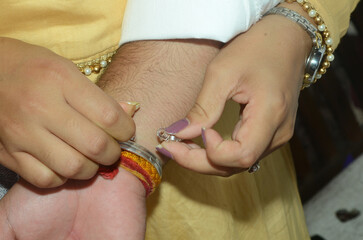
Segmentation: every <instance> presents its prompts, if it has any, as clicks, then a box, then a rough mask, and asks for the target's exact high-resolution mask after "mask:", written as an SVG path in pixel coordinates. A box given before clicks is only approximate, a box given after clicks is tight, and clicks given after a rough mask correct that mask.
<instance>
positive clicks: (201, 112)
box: [188, 102, 210, 119]
mask: <svg viewBox="0 0 363 240" xmlns="http://www.w3.org/2000/svg"><path fill="white" fill-rule="evenodd" d="M189 115H192V116H197V118H198V119H209V118H210V117H209V115H208V112H207V111H206V110H205V109H204V107H203V106H202V105H201V104H199V103H198V102H196V103H195V105H194V107H193V108H192V109H191V110H190V112H189ZM188 118H192V117H190V116H189V117H188Z"/></svg>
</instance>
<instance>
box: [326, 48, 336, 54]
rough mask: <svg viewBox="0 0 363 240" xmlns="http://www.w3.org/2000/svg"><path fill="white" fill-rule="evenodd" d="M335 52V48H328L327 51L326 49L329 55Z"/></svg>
mask: <svg viewBox="0 0 363 240" xmlns="http://www.w3.org/2000/svg"><path fill="white" fill-rule="evenodd" d="M333 52H334V50H333V48H332V47H327V49H326V53H327V54H329V53H333Z"/></svg>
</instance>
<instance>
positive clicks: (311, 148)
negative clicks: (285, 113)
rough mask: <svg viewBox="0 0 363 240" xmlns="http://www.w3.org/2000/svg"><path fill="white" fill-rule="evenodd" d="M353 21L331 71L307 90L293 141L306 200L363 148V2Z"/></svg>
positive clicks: (296, 162)
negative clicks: (351, 29) (351, 28)
mask: <svg viewBox="0 0 363 240" xmlns="http://www.w3.org/2000/svg"><path fill="white" fill-rule="evenodd" d="M351 22H352V23H353V24H352V26H354V27H353V31H348V34H347V35H346V36H345V37H344V38H343V39H342V40H341V43H340V45H339V46H338V48H337V50H336V51H335V52H334V55H335V60H334V61H333V63H332V66H331V67H330V68H329V69H328V71H327V73H326V74H325V75H324V76H323V77H322V79H320V80H318V82H317V83H316V84H314V85H312V86H311V87H310V88H307V89H305V90H303V91H302V92H301V96H300V100H299V110H298V115H297V120H296V126H295V134H294V137H293V138H292V140H291V142H290V144H291V149H292V153H293V157H294V162H295V168H296V172H297V179H298V186H299V190H300V194H301V198H302V201H303V202H305V201H307V200H308V199H309V198H310V197H312V196H313V195H314V194H315V193H317V192H318V191H319V190H320V189H321V188H323V187H324V186H325V185H326V184H327V183H328V182H329V181H330V180H331V179H332V178H333V177H334V176H336V175H337V174H338V173H339V172H341V171H342V170H344V168H345V167H346V166H347V165H349V164H350V163H351V162H352V161H354V159H356V158H357V157H358V156H359V155H361V154H362V153H363V3H362V2H360V3H359V5H358V7H357V8H356V10H355V11H354V12H353V14H352V19H351ZM362 174H363V173H362Z"/></svg>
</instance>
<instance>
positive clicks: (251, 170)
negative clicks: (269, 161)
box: [248, 161, 260, 173]
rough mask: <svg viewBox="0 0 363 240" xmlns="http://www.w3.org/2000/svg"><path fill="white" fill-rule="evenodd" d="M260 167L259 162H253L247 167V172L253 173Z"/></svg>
mask: <svg viewBox="0 0 363 240" xmlns="http://www.w3.org/2000/svg"><path fill="white" fill-rule="evenodd" d="M259 169H260V163H259V162H258V161H257V162H255V163H254V164H253V165H252V166H251V167H250V168H249V169H248V172H249V173H255V172H257V171H258V170H259Z"/></svg>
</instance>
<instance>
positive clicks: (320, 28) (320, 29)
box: [318, 24, 325, 32]
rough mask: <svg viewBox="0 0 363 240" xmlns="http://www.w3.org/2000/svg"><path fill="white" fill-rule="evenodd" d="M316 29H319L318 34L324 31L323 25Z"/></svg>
mask: <svg viewBox="0 0 363 240" xmlns="http://www.w3.org/2000/svg"><path fill="white" fill-rule="evenodd" d="M318 29H319V31H320V32H324V30H325V24H320V25H319V26H318Z"/></svg>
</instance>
